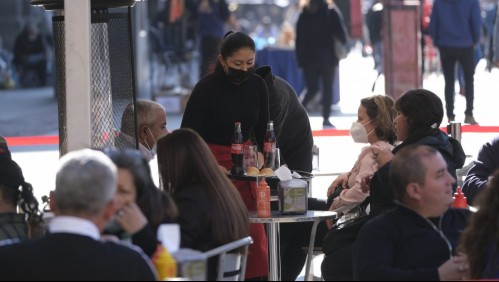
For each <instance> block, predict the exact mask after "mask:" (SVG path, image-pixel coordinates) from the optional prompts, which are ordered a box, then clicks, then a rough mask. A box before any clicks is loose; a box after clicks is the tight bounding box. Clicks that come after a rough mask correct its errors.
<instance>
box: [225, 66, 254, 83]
mask: <svg viewBox="0 0 499 282" xmlns="http://www.w3.org/2000/svg"><path fill="white" fill-rule="evenodd" d="M254 72H255V68H254V67H251V68H248V70H246V71H244V70H238V69H234V68H231V67H229V68H228V70H227V72H226V74H227V76H228V77H229V79H230V80H231V81H232V82H233V83H234V84H242V83H244V82H246V80H248V79H249V78H250V77H251V75H252V74H253V73H254Z"/></svg>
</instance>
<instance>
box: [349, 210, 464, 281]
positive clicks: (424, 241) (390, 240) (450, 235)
mask: <svg viewBox="0 0 499 282" xmlns="http://www.w3.org/2000/svg"><path fill="white" fill-rule="evenodd" d="M470 214H471V212H470V211H469V210H467V209H448V210H447V212H445V213H444V214H443V215H442V216H441V219H440V218H435V219H429V220H430V221H431V222H432V224H433V227H432V224H430V223H429V222H428V221H427V220H426V219H424V218H423V217H421V216H420V215H419V214H417V213H416V212H414V211H413V210H411V209H409V208H407V207H405V206H397V207H396V208H395V209H393V210H390V211H388V212H386V213H385V214H383V215H380V216H378V217H376V218H375V219H373V220H371V221H369V222H368V223H366V224H365V226H364V227H363V228H362V229H361V230H360V233H359V237H358V238H357V241H356V243H355V247H354V279H355V280H371V281H375V280H381V281H387V280H396V281H407V280H414V281H416V280H419V281H422V280H429V281H437V280H439V275H438V267H440V265H442V264H443V263H444V262H445V261H447V260H449V258H450V256H451V255H455V253H452V254H451V253H450V250H449V246H448V245H447V243H446V241H445V240H444V239H443V238H442V235H441V234H440V232H439V230H435V229H434V227H436V228H438V229H440V231H441V232H442V233H443V234H444V235H445V237H446V239H447V240H448V241H449V243H450V244H451V246H452V250H455V247H456V246H457V244H458V240H459V236H460V234H461V231H462V230H463V229H464V227H465V226H466V223H467V220H468V217H469V216H470Z"/></svg>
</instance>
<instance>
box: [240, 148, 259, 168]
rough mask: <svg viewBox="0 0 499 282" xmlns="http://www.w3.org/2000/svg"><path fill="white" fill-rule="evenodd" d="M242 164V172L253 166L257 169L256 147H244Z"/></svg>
mask: <svg viewBox="0 0 499 282" xmlns="http://www.w3.org/2000/svg"><path fill="white" fill-rule="evenodd" d="M243 164H244V171H247V170H248V167H251V166H254V167H256V168H258V167H259V166H258V147H257V146H256V145H244V147H243Z"/></svg>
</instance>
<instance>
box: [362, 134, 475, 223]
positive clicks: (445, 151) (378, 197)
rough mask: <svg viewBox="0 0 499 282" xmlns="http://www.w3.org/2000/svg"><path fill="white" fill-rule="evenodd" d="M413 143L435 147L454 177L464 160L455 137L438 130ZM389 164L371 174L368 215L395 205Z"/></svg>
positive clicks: (399, 147) (400, 146)
mask: <svg viewBox="0 0 499 282" xmlns="http://www.w3.org/2000/svg"><path fill="white" fill-rule="evenodd" d="M415 143H416V144H420V145H428V146H430V147H433V148H435V149H437V150H438V151H439V152H440V153H441V154H442V156H443V158H444V160H445V161H446V162H447V170H448V171H449V173H450V174H451V175H452V176H453V177H454V178H456V169H458V168H461V167H463V164H464V161H465V160H466V155H465V153H464V150H463V147H462V146H461V144H460V143H459V142H458V141H457V140H456V139H454V138H452V137H449V136H448V135H447V134H445V133H443V132H442V131H440V132H439V133H438V134H437V135H435V136H426V137H424V138H422V139H420V140H419V141H417V142H415ZM407 145H410V144H407V143H406V144H404V143H402V144H400V145H399V146H397V147H396V148H395V149H394V150H393V153H394V154H396V153H397V151H399V150H400V149H401V148H403V147H405V146H407ZM390 165H391V162H389V163H387V164H385V165H384V166H382V167H380V168H379V169H378V171H376V173H374V175H373V178H372V180H371V185H370V201H371V213H370V214H369V216H375V215H377V214H379V213H381V212H384V211H386V210H387V209H388V208H391V207H393V206H394V205H395V204H394V202H393V200H394V199H395V196H394V194H393V188H392V185H391V183H390ZM455 188H456V185H454V190H455Z"/></svg>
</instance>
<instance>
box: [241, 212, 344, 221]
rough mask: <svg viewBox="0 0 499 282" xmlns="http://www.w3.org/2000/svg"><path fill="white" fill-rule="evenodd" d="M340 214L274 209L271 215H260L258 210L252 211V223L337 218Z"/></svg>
mask: <svg viewBox="0 0 499 282" xmlns="http://www.w3.org/2000/svg"><path fill="white" fill-rule="evenodd" d="M337 217H338V214H337V213H336V212H332V211H307V213H305V214H281V212H280V211H272V214H271V216H270V217H258V214H257V213H256V212H250V222H251V223H286V222H306V221H318V220H324V219H334V218H337Z"/></svg>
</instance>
